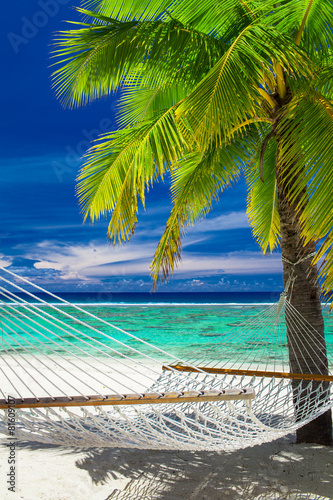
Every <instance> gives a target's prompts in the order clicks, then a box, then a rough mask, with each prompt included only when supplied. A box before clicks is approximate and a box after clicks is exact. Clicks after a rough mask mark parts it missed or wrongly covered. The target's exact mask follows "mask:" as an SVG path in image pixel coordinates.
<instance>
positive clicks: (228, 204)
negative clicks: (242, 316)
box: [0, 0, 282, 292]
mask: <svg viewBox="0 0 333 500" xmlns="http://www.w3.org/2000/svg"><path fill="white" fill-rule="evenodd" d="M74 2H75V0H15V2H6V3H5V4H4V5H3V6H2V13H3V19H5V20H6V21H5V23H2V28H1V29H2V48H3V50H2V51H1V58H2V68H3V69H4V71H3V77H2V81H1V85H2V92H1V98H2V103H1V111H2V120H1V135H0V137H1V142H2V144H1V152H0V162H1V182H0V213H1V226H0V243H1V245H0V266H2V267H8V269H11V270H12V271H13V272H16V273H18V274H20V275H22V276H24V277H26V278H28V279H31V280H32V281H34V282H35V283H37V284H39V285H41V286H44V287H46V288H48V289H49V290H52V291H75V292H79V291H82V292H83V291H89V292H92V291H96V292H97V291H113V292H149V291H151V288H152V282H151V278H150V274H149V265H150V263H151V261H152V259H153V255H154V251H155V249H156V246H157V244H158V241H159V238H160V237H161V235H162V233H163V230H164V225H165V223H166V220H167V218H168V214H169V212H170V208H171V202H170V194H169V190H168V186H167V185H163V184H159V185H156V186H155V187H154V188H153V189H152V190H151V191H150V192H149V194H148V196H147V204H146V209H145V210H143V209H142V208H141V209H140V211H139V216H138V219H139V223H138V226H137V229H136V234H135V236H134V237H133V238H132V240H131V241H130V243H127V244H126V245H122V246H116V247H114V246H112V245H111V244H110V243H109V242H108V240H107V236H106V231H107V223H108V221H107V219H105V220H103V221H101V222H98V223H97V224H94V225H90V224H89V223H86V224H83V222H82V217H81V214H80V210H79V207H78V203H77V199H76V197H75V179H76V175H77V173H78V170H79V168H80V165H81V164H82V160H81V157H82V155H83V154H84V153H85V151H86V150H87V149H88V147H89V144H90V141H91V140H94V139H96V138H97V137H98V135H99V134H101V133H104V132H107V131H111V130H115V129H116V128H117V121H116V113H117V101H116V96H110V97H108V98H104V99H101V100H100V101H95V102H93V103H91V104H89V105H88V106H86V107H83V108H80V109H75V110H69V109H63V108H62V107H61V105H60V103H59V102H58V101H57V100H56V98H55V95H54V90H52V88H51V79H50V75H51V73H52V67H50V66H51V65H52V62H53V61H52V59H51V57H50V52H51V42H52V38H53V36H54V33H55V32H57V31H59V30H64V29H66V28H67V26H66V23H65V22H64V20H76V19H78V14H77V13H76V12H75V11H74V10H73V9H72V5H75V3H74ZM78 3H79V0H77V2H76V4H78ZM281 272H282V265H281V260H280V255H279V253H278V252H274V253H273V254H272V255H265V256H262V255H261V253H260V250H259V248H258V246H257V244H256V242H255V241H254V239H253V237H252V233H251V229H250V226H249V224H248V221H247V217H246V186H245V183H244V181H243V180H241V181H240V182H239V183H238V184H237V185H236V186H234V187H233V188H232V189H228V190H227V191H225V192H224V193H222V194H221V195H220V199H219V200H218V202H216V203H214V206H213V210H212V211H211V213H210V214H209V215H208V217H207V218H206V219H205V220H203V221H200V222H198V223H197V224H196V225H195V226H194V227H191V228H189V230H188V231H187V236H186V237H185V238H184V240H183V262H182V264H181V265H180V266H179V268H178V269H177V270H176V272H175V273H174V276H173V277H172V278H171V279H170V281H169V282H168V283H167V284H162V285H160V286H159V289H158V290H159V291H163V292H172V291H173V292H175V291H178V292H185V291H186V292H191V291H198V292H208V291H211V292H230V291H279V290H282V277H281Z"/></svg>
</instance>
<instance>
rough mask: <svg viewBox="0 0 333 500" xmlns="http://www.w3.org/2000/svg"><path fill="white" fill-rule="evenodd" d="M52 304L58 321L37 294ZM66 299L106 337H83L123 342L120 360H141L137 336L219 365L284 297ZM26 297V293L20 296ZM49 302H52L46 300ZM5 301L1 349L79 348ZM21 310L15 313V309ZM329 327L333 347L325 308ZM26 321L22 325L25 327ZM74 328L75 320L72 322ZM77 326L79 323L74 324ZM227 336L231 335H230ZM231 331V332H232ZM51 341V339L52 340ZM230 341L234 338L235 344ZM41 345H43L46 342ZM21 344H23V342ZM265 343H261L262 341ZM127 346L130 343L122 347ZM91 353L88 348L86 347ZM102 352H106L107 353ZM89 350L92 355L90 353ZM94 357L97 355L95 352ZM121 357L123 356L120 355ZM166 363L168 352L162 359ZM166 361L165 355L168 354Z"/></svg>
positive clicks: (330, 326)
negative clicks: (223, 355) (225, 349)
mask: <svg viewBox="0 0 333 500" xmlns="http://www.w3.org/2000/svg"><path fill="white" fill-rule="evenodd" d="M36 295H38V297H39V298H41V299H42V300H45V301H46V302H48V304H49V305H44V306H42V307H40V310H42V311H43V313H47V314H48V313H49V314H52V315H53V316H55V318H57V319H59V320H63V319H64V318H63V317H62V314H61V313H59V312H57V311H55V310H54V309H53V308H52V304H53V302H55V300H54V298H52V297H50V296H48V297H46V296H45V295H44V294H36ZM60 296H61V298H62V299H64V300H66V301H68V302H69V303H70V304H75V305H77V306H79V307H80V308H82V309H83V310H85V311H87V312H88V313H89V314H90V315H92V316H90V317H89V322H90V324H91V325H92V327H93V328H96V330H97V329H98V330H99V331H100V332H101V333H98V332H97V331H96V332H91V331H89V329H86V328H85V327H83V326H80V327H79V329H80V330H81V331H82V332H83V333H87V334H89V335H91V336H93V337H94V338H95V339H97V340H98V341H100V342H101V343H108V342H107V340H106V338H105V336H104V335H105V334H106V335H113V336H114V338H116V340H117V341H119V343H120V344H117V346H116V347H117V351H118V352H119V356H120V355H123V354H125V355H126V356H129V357H131V358H138V357H139V356H140V354H139V353H138V352H136V350H138V351H140V350H141V349H142V348H143V345H142V344H141V343H140V342H139V341H138V340H137V339H136V338H134V337H138V338H140V339H141V340H143V341H144V342H145V343H146V344H145V345H144V350H145V353H146V354H148V355H151V354H154V357H155V358H156V352H153V350H152V349H151V348H150V347H149V345H148V344H152V345H154V346H156V347H158V348H159V349H163V350H165V351H166V352H168V353H170V354H172V355H174V356H177V357H179V358H184V359H189V358H191V359H201V358H203V357H204V358H206V359H207V357H208V358H209V359H210V360H211V361H212V362H214V361H219V359H220V353H221V349H222V347H223V342H224V340H225V339H226V338H228V342H229V343H230V346H231V347H233V345H234V344H237V342H238V343H239V342H240V340H239V335H240V332H242V325H247V324H249V322H251V320H252V321H253V320H254V326H252V327H251V328H254V329H255V325H256V318H257V317H258V315H259V316H260V315H261V314H262V313H263V312H264V311H265V310H266V309H268V308H269V307H270V306H271V305H272V304H274V303H276V302H277V301H278V299H279V297H280V293H279V292H255V293H253V292H252V293H248V292H237V293H154V294H149V293H62V294H60ZM21 297H22V298H23V295H21ZM24 299H26V300H29V302H31V303H32V305H34V304H35V303H36V299H33V298H32V297H29V296H24ZM46 299H47V300H46ZM5 302H6V301H5V300H4V302H3V304H2V306H1V308H0V314H1V316H0V319H1V322H0V335H1V332H2V338H3V339H4V338H5V339H6V342H7V343H3V345H2V350H5V351H8V349H9V350H10V348H11V346H12V347H13V348H15V350H19V351H21V352H22V353H23V351H22V349H21V347H20V345H22V338H23V340H28V341H29V342H30V343H29V350H30V351H31V350H32V351H35V353H36V354H39V353H41V352H42V353H45V354H51V353H52V352H53V353H54V351H57V349H58V348H57V345H58V346H59V349H60V348H63V347H66V341H67V340H70V341H71V342H73V343H74V344H76V340H75V339H73V338H72V337H71V336H70V335H67V334H66V332H62V331H59V330H58V329H57V328H55V327H54V326H53V325H50V324H49V323H48V320H47V318H46V319H43V318H39V317H36V316H35V314H34V312H29V313H27V312H26V311H24V314H26V315H27V318H25V319H23V320H22V319H19V320H15V321H14V319H13V315H12V314H13V313H14V312H15V313H16V314H15V316H16V317H17V312H19V313H20V312H22V311H23V308H22V307H21V306H19V305H17V304H16V305H11V306H10V309H9V306H8V304H6V303H5ZM13 308H14V309H15V308H16V310H15V311H14V309H13ZM60 310H62V311H64V312H66V311H67V312H70V313H71V314H72V313H73V310H72V308H71V307H70V306H66V305H61V307H60ZM75 316H76V317H78V318H79V319H82V320H84V319H85V315H84V313H83V312H81V311H75ZM94 317H96V318H100V319H101V320H102V321H105V322H108V323H112V324H113V325H114V326H116V327H117V328H119V329H121V330H125V331H126V332H128V333H129V334H130V335H132V336H134V337H133V338H128V337H127V336H126V334H125V333H123V332H122V331H116V332H115V331H114V330H113V329H112V328H111V327H109V326H108V325H107V324H106V323H100V322H99V321H98V320H97V319H94ZM324 317H325V323H326V338H327V340H328V341H329V342H330V343H333V319H332V315H329V314H328V308H324ZM22 322H23V326H22ZM37 323H38V324H39V325H40V326H42V332H43V333H42V334H39V333H38V332H37V330H39V325H37ZM70 324H71V325H73V323H72V322H70ZM75 327H76V325H75ZM53 332H57V333H58V335H59V337H58V338H57V339H56V344H57V345H56V344H55V343H54V342H52V338H53V339H54V337H52V333H53ZM226 332H228V334H226ZM230 332H231V333H230ZM49 339H50V340H49ZM230 339H233V340H231V341H230ZM41 341H42V343H43V345H42V344H41ZM17 342H19V343H20V345H18V343H17ZM260 342H261V343H260ZM260 342H259V343H258V342H257V344H255V342H253V343H252V344H251V345H250V343H249V341H248V340H247V342H246V345H244V346H243V350H244V353H245V354H246V353H247V352H248V351H249V348H251V349H257V351H258V352H257V357H258V356H259V357H260V356H261V350H262V351H263V350H264V349H266V348H267V345H266V344H267V343H266V344H265V342H262V341H260ZM121 343H124V344H126V345H122V344H121ZM284 347H285V346H284ZM86 349H87V350H88V351H89V349H90V348H89V347H86ZM102 351H103V349H102ZM89 352H90V351H89ZM91 353H92V351H91ZM102 354H103V353H102V352H97V353H96V352H94V355H102ZM115 356H116V357H117V356H118V355H117V354H115ZM157 357H158V358H161V360H162V361H163V354H162V353H160V354H158V355H157ZM164 358H165V356H164Z"/></svg>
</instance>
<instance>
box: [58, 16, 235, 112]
mask: <svg viewBox="0 0 333 500" xmlns="http://www.w3.org/2000/svg"><path fill="white" fill-rule="evenodd" d="M89 15H90V16H91V18H92V20H93V21H96V19H101V16H99V15H97V14H94V13H92V12H90V13H89ZM224 49H225V46H224V45H223V44H221V43H220V42H218V41H217V40H214V39H213V38H211V37H208V36H207V35H204V34H201V33H200V32H198V31H197V30H194V29H192V28H190V27H187V26H184V25H182V24H181V23H179V22H178V21H175V20H169V21H166V22H162V21H161V20H158V21H152V22H144V23H143V22H140V21H128V22H120V21H117V20H115V19H112V18H106V17H103V24H100V25H96V24H90V25H87V26H85V27H84V28H81V29H78V30H69V31H65V32H60V33H59V34H58V36H57V38H56V39H55V50H54V52H53V54H54V57H56V58H57V59H58V61H57V63H56V65H60V68H58V69H57V70H55V71H54V73H53V82H54V83H53V86H54V87H55V89H56V95H57V97H58V98H60V99H62V101H63V103H64V105H69V106H78V105H81V104H84V103H86V102H89V101H91V100H94V99H96V98H98V97H100V96H103V95H108V94H110V93H111V92H113V91H114V90H116V89H117V88H118V87H119V86H120V85H126V84H127V85H128V84H130V85H133V86H135V87H137V86H138V85H142V84H143V85H144V86H160V85H161V83H162V82H165V81H167V82H168V85H169V86H170V85H172V84H173V82H175V81H182V82H183V84H184V85H191V82H193V83H197V81H199V80H200V78H202V77H203V76H204V74H205V73H207V72H208V70H209V69H210V68H211V67H212V66H213V65H214V64H215V62H216V61H217V60H218V59H219V58H220V57H221V54H222V53H223V50H224Z"/></svg>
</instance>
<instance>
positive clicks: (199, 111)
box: [177, 26, 308, 145]
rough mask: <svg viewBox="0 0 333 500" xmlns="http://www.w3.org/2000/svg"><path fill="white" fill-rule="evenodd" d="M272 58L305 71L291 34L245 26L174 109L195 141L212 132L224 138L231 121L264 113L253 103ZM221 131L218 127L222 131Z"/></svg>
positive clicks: (294, 71) (212, 136)
mask: <svg viewBox="0 0 333 500" xmlns="http://www.w3.org/2000/svg"><path fill="white" fill-rule="evenodd" d="M272 58H275V59H276V60H279V61H280V64H281V65H282V66H284V68H285V70H286V71H287V72H289V73H290V74H291V75H292V74H298V75H300V74H304V73H306V71H307V67H308V61H307V59H306V57H305V56H304V55H303V54H302V53H301V51H300V50H299V49H298V48H297V47H296V46H290V40H288V39H286V38H284V37H283V36H281V35H280V34H279V33H278V32H277V31H275V30H274V29H270V30H265V29H263V28H262V27H260V26H249V27H248V28H246V29H245V30H244V31H243V32H242V33H241V34H240V35H239V36H238V38H237V39H236V40H235V41H234V42H233V43H232V44H231V46H230V48H229V49H228V50H227V52H226V53H225V54H224V55H223V56H222V58H221V59H220V60H219V62H218V63H217V64H216V65H215V66H214V67H213V68H212V70H211V71H210V72H209V73H208V75H207V76H206V77H205V78H204V79H203V80H202V81H201V82H200V83H199V84H198V85H197V87H196V88H195V89H194V90H193V92H192V93H191V94H190V95H189V96H188V97H187V98H186V99H185V100H184V101H183V103H182V104H181V105H180V107H179V108H178V110H177V116H178V117H180V116H183V115H185V116H187V118H188V119H189V121H190V123H191V126H192V127H193V130H194V131H195V134H196V136H197V139H198V141H199V142H200V144H202V145H204V144H207V143H209V141H210V140H214V139H215V138H216V137H217V136H219V137H220V138H221V141H222V142H223V141H225V140H228V139H229V135H230V134H231V133H232V130H233V128H234V127H235V126H238V125H240V124H241V123H242V122H246V120H247V119H248V118H249V117H250V118H254V117H255V116H259V117H260V116H265V113H263V110H262V109H261V108H260V106H259V105H258V101H259V98H258V88H259V87H260V86H261V84H262V81H263V71H267V73H269V72H271V71H273V68H272ZM221 132H222V133H221Z"/></svg>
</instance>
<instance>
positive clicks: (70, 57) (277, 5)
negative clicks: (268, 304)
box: [53, 0, 333, 444]
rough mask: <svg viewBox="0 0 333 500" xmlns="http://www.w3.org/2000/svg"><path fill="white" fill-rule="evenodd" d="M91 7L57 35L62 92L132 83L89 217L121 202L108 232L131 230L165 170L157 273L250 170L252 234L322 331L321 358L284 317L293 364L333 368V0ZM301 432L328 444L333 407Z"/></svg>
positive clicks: (104, 155)
mask: <svg viewBox="0 0 333 500" xmlns="http://www.w3.org/2000/svg"><path fill="white" fill-rule="evenodd" d="M83 6H84V7H85V8H78V9H77V10H78V11H79V13H81V14H82V15H83V16H84V18H83V21H82V23H81V26H79V27H78V29H75V30H69V31H64V32H61V33H59V34H58V36H57V39H56V42H55V43H56V48H55V57H57V58H58V59H57V63H58V64H59V63H60V66H59V67H58V68H57V69H56V71H55V72H54V75H53V77H54V86H55V88H56V92H57V96H58V97H59V98H60V99H61V100H62V102H63V104H64V105H66V106H69V107H71V106H79V105H81V104H85V103H87V102H90V101H92V100H94V99H97V98H100V97H102V96H107V95H109V94H111V93H112V92H115V91H117V90H119V89H121V97H120V104H121V112H120V125H121V127H122V128H121V129H120V130H117V131H115V132H113V133H110V134H106V135H104V136H103V137H101V139H100V141H99V142H98V143H96V144H95V145H93V146H92V148H91V150H90V151H89V153H88V156H87V159H86V162H85V164H84V166H83V168H82V170H81V172H80V174H79V177H78V186H77V192H78V196H79V201H80V204H81V209H82V213H83V216H84V219H90V221H92V222H94V221H96V220H98V219H100V218H101V217H104V216H105V215H107V214H112V216H111V220H110V223H109V227H108V236H109V238H110V239H111V240H112V242H114V243H116V242H123V241H127V240H128V239H129V238H130V236H131V235H132V234H133V233H134V229H135V225H136V223H137V210H138V202H139V199H140V201H141V203H142V204H144V203H145V193H146V191H147V189H148V188H149V186H150V185H151V184H153V183H154V182H157V181H160V180H163V178H164V177H165V175H168V178H169V177H170V178H171V193H172V201H173V207H172V210H171V213H170V217H169V219H168V221H167V223H166V228H165V231H164V234H163V236H162V238H161V240H160V242H159V245H158V247H157V250H156V253H155V256H154V259H153V262H152V266H151V270H152V278H153V281H154V284H155V285H157V283H158V282H159V280H160V279H162V280H166V279H167V278H168V277H169V276H170V274H172V272H173V271H174V269H175V268H176V267H177V265H178V263H179V262H180V260H181V250H182V244H181V237H182V236H183V235H184V233H185V230H186V227H187V226H189V225H191V224H193V222H195V221H196V220H197V219H198V218H200V217H202V216H205V215H206V214H207V212H208V211H209V210H210V209H211V207H212V200H213V199H214V198H215V197H216V196H217V195H218V193H220V192H222V191H223V190H224V189H225V188H226V187H228V186H229V185H231V184H233V183H234V182H235V181H236V180H237V179H238V178H239V176H240V175H242V174H243V175H245V177H246V181H247V183H248V217H249V221H250V224H251V226H252V229H253V234H254V237H255V238H256V240H257V241H258V244H259V245H260V248H261V250H262V251H263V252H264V253H265V252H266V251H267V250H270V251H272V250H273V249H274V248H276V247H278V246H280V247H281V252H282V259H283V281H284V285H285V287H286V289H288V290H289V292H290V291H291V289H292V294H291V298H290V300H291V302H292V304H293V305H294V307H295V308H296V309H297V310H298V311H299V312H300V313H301V314H302V315H303V316H304V317H305V318H306V319H307V320H308V321H309V322H310V323H311V325H312V326H313V327H314V328H315V330H316V331H317V338H315V339H314V341H313V343H314V349H316V350H317V354H318V357H320V360H321V366H320V367H319V368H318V366H317V365H316V364H314V363H313V361H312V360H311V359H308V358H307V356H306V354H305V353H304V352H301V350H300V349H299V348H296V347H295V346H294V344H293V342H294V340H295V339H293V337H292V334H291V332H290V331H289V330H290V329H288V325H287V330H288V343H289V347H290V355H289V356H290V369H291V371H293V372H301V373H302V372H309V370H310V371H311V372H312V373H318V372H320V373H322V374H327V373H328V367H327V357H326V347H325V338H324V325H323V318H322V311H321V300H320V290H319V284H318V283H319V281H321V286H322V291H323V293H324V294H327V295H330V293H331V290H332V288H333V245H332V242H333V236H332V234H333V233H332V231H331V229H332V226H333V197H332V194H331V193H332V190H333V175H332V173H331V172H332V169H331V161H332V158H333V141H332V132H333V101H332V99H333V78H332V69H331V68H332V62H333V57H332V44H333V30H332V19H333V17H332V16H333V4H332V2H331V0H304V1H297V2H296V1H292V0H284V1H282V2H276V0H274V1H272V0H201V2H198V1H197V0H169V1H168V2H163V1H162V0H90V1H86V2H85V3H84V5H83ZM78 24H80V23H78ZM315 245H317V249H316V246H315ZM323 257H324V260H323V263H322V264H321V267H320V270H319V272H318V270H317V263H318V262H319V260H320V259H322V258H323ZM300 336H302V334H300ZM296 340H300V341H302V339H296ZM300 344H301V342H297V345H300ZM295 345H296V344H295ZM292 346H293V347H294V349H291V347H292ZM326 389H327V388H326ZM297 439H298V441H308V442H318V443H324V444H328V443H330V442H331V441H332V420H331V412H330V411H329V412H326V413H324V414H323V415H321V416H320V417H318V418H317V419H316V420H314V421H313V422H311V423H309V424H307V425H306V426H305V427H304V428H303V429H301V430H299V431H298V435H297Z"/></svg>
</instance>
